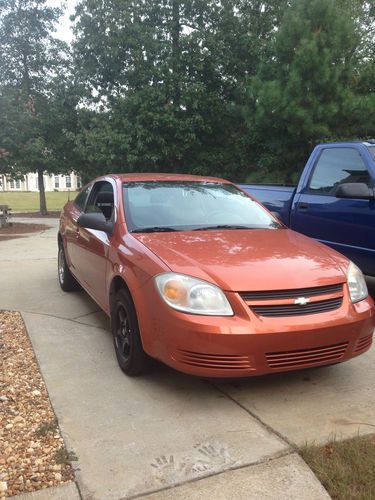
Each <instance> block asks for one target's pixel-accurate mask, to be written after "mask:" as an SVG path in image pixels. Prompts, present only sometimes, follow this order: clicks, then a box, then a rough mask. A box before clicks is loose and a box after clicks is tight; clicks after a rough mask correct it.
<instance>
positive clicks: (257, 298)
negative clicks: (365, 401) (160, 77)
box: [58, 174, 375, 377]
mask: <svg viewBox="0 0 375 500" xmlns="http://www.w3.org/2000/svg"><path fill="white" fill-rule="evenodd" d="M58 247H59V251H58V277H59V282H60V285H61V288H62V289H63V290H65V291H69V290H73V289H75V288H77V287H78V286H79V285H81V286H82V288H84V289H85V290H86V291H87V292H88V293H89V294H90V295H91V297H92V298H93V299H94V300H95V301H96V302H97V303H98V304H99V305H100V307H101V308H102V309H103V310H104V311H105V312H106V313H107V314H108V315H109V316H110V318H111V328H112V332H113V339H114V346H115V350H116V355H117V359H118V362H119V365H120V367H121V368H122V370H123V371H124V372H125V373H126V374H128V375H137V374H140V373H141V372H143V371H144V370H145V369H146V368H147V367H148V365H149V361H150V358H156V359H158V360H161V361H162V362H164V363H166V364H167V365H169V366H171V367H173V368H176V369H177V370H180V371H183V372H186V373H191V374H195V375H201V376H202V375H203V376H210V377H211V376H214V377H243V376H250V375H262V374H266V373H273V372H281V371H288V370H295V369H300V368H308V367H315V366H321V365H327V364H333V363H339V362H341V361H346V360H348V359H350V358H353V357H354V356H357V355H359V354H362V353H363V352H365V351H367V350H368V349H369V348H370V345H371V342H372V335H373V330H374V323H375V321H374V320H375V310H374V304H373V301H372V299H371V298H370V297H369V296H368V292H367V287H366V283H365V280H364V277H363V275H362V273H361V271H360V270H359V269H358V267H356V266H355V265H354V264H353V263H352V262H350V261H349V260H348V259H347V258H346V257H344V256H342V255H340V254H339V253H337V252H336V251H334V250H332V249H330V248H328V247H326V246H324V245H322V244H320V243H317V242H316V241H314V240H312V239H309V238H307V237H305V236H302V235H301V234H298V233H295V232H294V231H291V230H289V229H287V228H286V227H284V226H283V225H282V224H281V223H280V222H279V221H278V220H276V219H275V218H274V217H273V216H272V214H271V213H270V212H268V211H267V210H266V209H265V208H264V207H263V206H262V205H260V204H259V203H258V202H257V201H255V200H254V199H252V198H250V197H249V196H248V195H247V194H245V193H244V192H243V191H241V190H240V189H238V188H237V187H236V186H235V185H234V184H232V183H230V182H228V181H225V180H222V179H217V178H210V177H198V176H190V175H189V176H187V175H168V174H128V175H108V176H104V177H100V178H98V179H95V180H94V181H92V182H91V183H89V184H87V185H86V186H85V187H84V188H83V189H82V190H81V191H80V193H79V194H78V196H77V197H76V199H75V200H74V201H70V202H68V203H67V204H66V205H65V207H64V209H63V212H62V214H61V220H60V228H59V233H58Z"/></svg>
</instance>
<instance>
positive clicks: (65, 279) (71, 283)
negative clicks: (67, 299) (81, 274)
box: [57, 243, 80, 292]
mask: <svg viewBox="0 0 375 500" xmlns="http://www.w3.org/2000/svg"><path fill="white" fill-rule="evenodd" d="M57 275H58V278H59V283H60V286H61V288H62V289H63V290H64V292H72V291H73V290H78V289H79V288H80V286H79V284H78V281H77V280H76V279H75V277H74V276H73V275H72V273H71V272H70V271H69V267H68V264H67V263H66V258H65V252H64V247H63V245H62V243H60V244H59V253H58V256H57Z"/></svg>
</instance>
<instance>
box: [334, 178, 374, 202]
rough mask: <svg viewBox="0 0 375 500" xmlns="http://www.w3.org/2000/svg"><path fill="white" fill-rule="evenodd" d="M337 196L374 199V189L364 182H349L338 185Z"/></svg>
mask: <svg viewBox="0 0 375 500" xmlns="http://www.w3.org/2000/svg"><path fill="white" fill-rule="evenodd" d="M335 196H336V198H357V199H360V200H374V199H375V192H374V189H372V188H369V187H368V186H367V184H365V183H364V182H347V183H344V184H340V185H339V186H337V189H336V192H335Z"/></svg>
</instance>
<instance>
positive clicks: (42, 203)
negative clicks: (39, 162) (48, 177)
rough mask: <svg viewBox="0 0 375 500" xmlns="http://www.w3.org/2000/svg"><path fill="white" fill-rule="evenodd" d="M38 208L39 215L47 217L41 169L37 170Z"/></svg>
mask: <svg viewBox="0 0 375 500" xmlns="http://www.w3.org/2000/svg"><path fill="white" fill-rule="evenodd" d="M38 187H39V207H40V213H41V215H47V213H48V212H47V202H46V192H45V190H44V178H43V168H41V167H39V168H38Z"/></svg>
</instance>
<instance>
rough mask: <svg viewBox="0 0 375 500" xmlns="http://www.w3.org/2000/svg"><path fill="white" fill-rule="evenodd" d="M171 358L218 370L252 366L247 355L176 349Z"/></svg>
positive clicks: (243, 368) (244, 368)
mask: <svg viewBox="0 0 375 500" xmlns="http://www.w3.org/2000/svg"><path fill="white" fill-rule="evenodd" d="M172 357H173V359H175V360H176V361H178V362H180V363H184V364H186V365H190V366H198V367H200V368H211V369H220V370H251V369H254V367H252V365H251V362H250V359H249V358H248V356H241V355H237V354H207V353H202V352H192V351H185V350H180V349H179V350H177V351H175V352H174V353H173V355H172Z"/></svg>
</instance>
